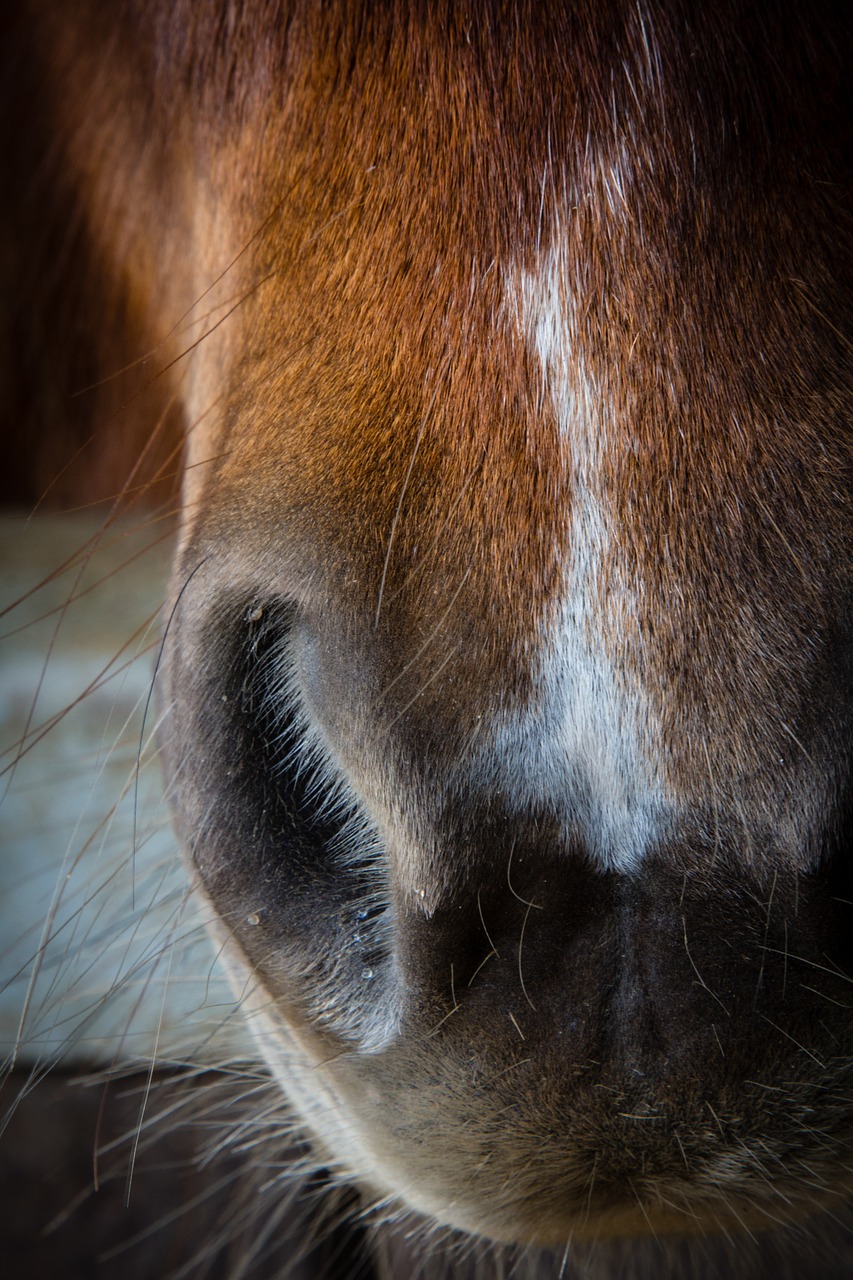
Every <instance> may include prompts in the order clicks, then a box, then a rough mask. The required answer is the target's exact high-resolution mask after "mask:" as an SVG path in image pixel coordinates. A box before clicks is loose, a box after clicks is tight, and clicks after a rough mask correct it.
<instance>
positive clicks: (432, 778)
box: [54, 3, 853, 1245]
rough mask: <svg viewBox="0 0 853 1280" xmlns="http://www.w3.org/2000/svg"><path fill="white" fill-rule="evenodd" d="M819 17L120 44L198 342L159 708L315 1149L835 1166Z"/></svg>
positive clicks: (519, 1163)
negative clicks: (147, 87)
mask: <svg viewBox="0 0 853 1280" xmlns="http://www.w3.org/2000/svg"><path fill="white" fill-rule="evenodd" d="M522 7H524V6H522ZM730 8H731V10H732V11H731V12H730V11H729V9H730ZM791 8H793V9H794V12H793V13H787V14H784V15H783V14H782V12H781V10H780V7H779V6H767V9H768V12H766V13H764V12H763V11H762V9H763V7H762V6H760V5H754V6H748V7H747V8H746V9H745V10H743V11H741V9H740V7H739V6H736V5H733V6H728V5H725V4H724V5H722V6H715V7H713V8H709V9H708V11H707V12H705V13H704V14H702V15H695V14H691V16H689V17H688V16H686V14H685V13H683V12H682V11H681V8H680V6H679V5H668V6H663V7H659V6H658V5H656V4H651V3H649V4H646V3H642V4H640V5H630V6H629V5H622V4H620V3H613V4H605V5H586V4H580V5H577V6H572V7H569V9H568V11H567V12H563V11H562V8H561V6H547V7H541V6H531V8H530V11H529V12H527V11H525V12H524V13H520V12H519V13H518V14H515V12H514V11H513V12H512V13H510V12H504V11H503V9H502V8H501V7H500V6H487V7H486V8H481V7H475V8H474V9H472V10H471V11H470V12H468V11H467V9H466V8H465V7H463V8H459V7H456V6H451V7H449V8H448V10H447V11H445V9H444V7H443V6H441V5H437V6H435V7H434V9H433V10H431V11H430V12H426V13H424V12H420V11H418V12H411V11H408V10H404V9H402V8H401V9H398V7H397V6H394V5H388V6H383V7H375V6H366V8H365V11H364V12H359V11H358V6H352V5H344V6H340V8H339V7H338V6H322V7H321V6H312V5H295V6H294V7H293V11H292V12H288V13H287V14H286V15H276V16H275V18H274V19H273V17H272V16H270V15H269V14H267V13H266V12H264V13H262V14H259V15H258V16H257V17H255V18H249V17H248V16H247V17H244V19H243V20H242V25H240V24H237V25H236V26H235V27H234V28H233V29H232V28H229V27H228V25H227V23H224V25H221V26H219V27H217V26H215V25H214V24H213V20H212V19H210V18H208V17H205V16H201V17H199V18H197V19H195V20H190V19H189V18H188V16H187V14H186V13H185V12H184V9H183V7H182V6H177V7H176V6H163V12H162V15H161V16H160V17H158V18H157V20H156V21H155V20H153V19H152V20H151V21H150V24H149V19H148V18H146V17H145V16H144V15H143V12H142V10H141V9H140V13H139V15H137V16H136V17H134V16H133V14H134V13H135V10H133V8H132V7H131V9H130V10H129V11H128V13H129V14H130V16H125V19H124V22H125V23H126V26H125V27H122V28H121V29H120V30H119V32H118V34H117V35H116V36H115V37H114V40H115V41H116V43H117V44H122V43H127V44H128V46H129V47H130V46H131V43H132V47H133V48H134V49H135V50H136V51H137V62H136V65H137V67H138V68H139V69H140V70H139V74H140V76H142V75H150V77H151V80H152V83H153V84H154V86H155V89H154V90H153V91H151V96H150V98H149V99H146V101H148V102H149V108H148V111H149V114H148V117H147V126H146V129H144V130H141V131H140V129H139V125H138V123H137V124H134V123H133V120H134V119H135V117H134V115H133V111H132V109H131V108H132V104H133V102H134V99H133V97H132V92H138V90H137V89H135V88H134V87H133V86H128V87H126V88H125V89H122V90H119V89H117V88H114V87H113V86H112V81H110V82H109V87H106V86H107V79H106V77H104V87H103V88H102V92H101V98H102V99H103V96H104V94H107V95H111V98H110V101H111V102H112V104H113V109H112V110H111V112H110V120H111V122H112V125H111V127H112V128H113V129H114V132H115V136H116V137H118V138H120V139H121V141H120V143H114V142H107V141H104V142H103V146H102V147H101V150H100V167H98V166H97V165H96V164H95V163H94V162H92V163H91V164H87V163H85V162H84V161H83V160H82V159H81V158H80V157H81V156H82V155H83V147H84V145H85V146H86V147H90V146H91V139H90V138H87V137H86V135H85V132H84V130H83V127H82V126H80V127H79V128H78V126H77V124H76V123H74V124H73V125H72V126H70V127H69V129H68V137H69V143H68V148H69V154H71V155H72V156H73V157H76V159H75V160H74V164H75V165H76V171H77V172H78V173H79V174H81V175H82V177H81V179H80V181H81V184H82V186H83V188H85V190H86V192H87V199H88V201H89V206H90V208H91V209H93V210H94V213H93V214H92V215H91V216H92V225H93V226H96V227H103V228H109V231H108V232H107V230H104V231H103V232H101V233H99V234H101V238H102V246H103V252H104V254H105V255H106V256H107V258H108V259H109V260H110V261H113V262H119V261H120V262H122V263H124V264H129V265H125V267H124V269H125V270H126V271H127V273H128V278H129V285H128V293H129V296H131V297H132V298H133V299H134V306H135V308H136V309H137V311H138V313H139V314H140V315H143V316H144V317H146V321H145V322H146V324H148V325H149V326H150V327H151V329H152V331H157V332H159V333H160V334H161V335H162V334H163V333H166V332H169V333H170V338H169V340H168V342H169V343H172V344H173V345H174V347H175V351H174V353H173V354H174V355H175V356H176V357H177V356H180V357H181V358H176V359H174V361H172V360H171V357H170V359H168V360H164V361H163V362H162V363H163V364H164V365H165V366H167V367H166V368H165V370H164V371H163V372H162V374H161V383H162V385H163V387H164V388H167V390H168V395H169V396H171V397H177V398H179V399H180V402H181V403H182V405H183V406H184V410H185V416H186V421H187V424H188V428H187V470H186V480H185V489H184V521H183V532H182V540H181V550H180V553H179V557H178V560H177V564H176V568H175V574H174V590H173V597H172V600H173V614H172V620H171V622H170V625H169V631H168V636H167V643H166V664H165V665H166V670H165V675H164V678H163V683H164V689H165V692H164V695H163V699H164V705H165V707H166V708H167V710H168V717H167V722H166V727H165V728H164V731H163V742H164V746H165V748H166V753H167V757H168V769H169V773H170V777H171V779H172V783H173V789H174V795H175V813H176V821H177V826H178V829H179V832H180V834H181V836H182V838H183V841H184V844H185V847H186V850H187V856H188V858H189V860H190V862H191V865H192V867H193V869H194V873H195V876H196V878H197V881H198V886H199V891H200V892H202V893H203V894H205V895H207V897H208V898H209V899H210V901H211V903H212V905H213V907H214V909H215V911H216V914H217V916H218V918H219V921H220V926H219V927H220V930H221V937H222V940H223V943H224V949H225V954H226V957H227V960H228V963H229V965H230V967H231V968H232V970H233V972H234V976H235V980H236V982H237V983H238V984H241V985H245V986H246V990H247V995H246V999H245V1006H246V1009H247V1016H248V1017H249V1019H250V1021H251V1023H252V1026H253V1028H254V1030H255V1033H256V1036H257V1040H258V1044H259V1046H260V1049H261V1051H262V1052H263V1055H264V1057H265V1059H266V1060H267V1062H268V1064H269V1065H270V1067H271V1068H272V1070H273V1071H274V1073H275V1074H276V1076H277V1077H278V1078H279V1080H280V1082H281V1085H282V1088H283V1090H284V1092H285V1094H286V1095H287V1097H288V1099H289V1101H290V1103H291V1105H292V1106H293V1108H294V1109H295V1111H296V1113H297V1115H298V1116H299V1117H300V1118H301V1119H302V1120H303V1121H304V1122H305V1124H306V1125H307V1127H308V1128H309V1130H310V1131H311V1132H312V1134H313V1135H314V1138H315V1140H316V1142H317V1143H318V1145H319V1148H320V1150H321V1152H322V1153H323V1154H324V1158H325V1159H327V1160H328V1161H329V1162H330V1163H331V1165H332V1167H334V1168H335V1169H337V1170H339V1171H341V1172H342V1173H343V1174H344V1175H345V1176H347V1177H350V1178H353V1179H355V1180H357V1181H358V1182H359V1183H360V1184H361V1185H362V1186H364V1187H365V1188H366V1190H367V1192H368V1194H370V1195H373V1196H374V1197H377V1198H380V1199H382V1198H385V1199H387V1200H388V1201H389V1202H390V1203H392V1205H396V1204H402V1205H404V1206H408V1207H410V1208H413V1209H414V1210H416V1211H417V1212H419V1213H420V1214H422V1215H424V1216H426V1217H427V1218H429V1219H431V1220H436V1221H438V1222H439V1223H442V1224H447V1225H450V1226H452V1227H456V1228H460V1229H462V1230H464V1231H467V1232H472V1233H479V1234H483V1235H486V1236H489V1237H491V1238H494V1239H498V1240H510V1241H516V1242H533V1243H538V1244H543V1245H548V1244H554V1243H557V1242H565V1241H566V1240H567V1239H569V1238H571V1237H573V1236H574V1237H583V1236H585V1235H586V1236H594V1237H599V1236H606V1235H636V1234H642V1233H644V1232H649V1231H651V1232H653V1233H658V1234H661V1233H663V1234H665V1233H667V1232H678V1233H685V1232H692V1231H715V1230H722V1231H729V1230H737V1229H741V1228H743V1227H746V1228H747V1229H749V1230H755V1229H759V1230H760V1229H762V1228H764V1227H767V1226H769V1225H772V1224H776V1223H779V1222H787V1221H792V1220H798V1219H799V1218H801V1217H803V1216H804V1215H807V1214H808V1213H810V1212H811V1211H813V1210H815V1209H819V1208H824V1207H828V1208H833V1207H835V1206H837V1205H838V1204H840V1203H842V1202H843V1201H844V1200H846V1199H847V1198H848V1197H849V1186H850V1173H849V1167H850V1153H851V1137H853V1134H851V1108H850V1084H851V1063H850V1033H851V1011H850V1009H851V996H850V985H849V976H848V975H849V972H850V968H851V961H853V956H851V951H850V937H851V932H850V924H851V921H850V910H851V885H850V878H851V869H853V867H851V861H850V781H851V714H853V696H851V690H852V686H851V670H852V669H853V668H852V667H851V664H852V663H853V651H852V650H851V628H852V627H853V613H851V511H850V506H851V432H850V425H849V424H850V399H849V348H848V347H847V346H846V344H845V340H844V338H843V336H842V334H843V330H844V327H845V323H846V318H847V314H848V307H849V296H850V295H849V285H850V275H849V257H848V256H847V251H848V246H847V244H845V243H844V241H843V239H842V230H841V227H842V222H843V219H842V208H843V202H844V200H845V198H846V191H845V188H844V186H843V185H842V177H843V165H844V164H845V163H846V160H847V158H848V156H849V150H848V148H847V146H846V140H845V138H844V137H843V130H842V127H841V126H842V123H843V122H842V121H840V120H839V119H838V118H837V117H838V116H839V114H840V113H839V108H838V103H839V101H840V99H841V96H842V95H841V91H840V86H841V85H842V84H843V74H842V68H843V67H844V63H845V59H844V51H843V48H842V47H841V42H840V37H839V36H838V35H837V33H836V32H834V31H833V30H832V27H831V25H830V23H829V18H828V17H827V19H826V22H825V23H824V22H823V21H819V20H818V18H817V17H815V16H814V15H813V14H809V15H807V16H804V15H803V14H802V13H801V12H800V11H799V10H797V8H796V6H791ZM155 10H156V6H155V9H153V10H151V12H152V13H153V12H154V11H155ZM735 10H737V12H735ZM156 11H157V13H158V14H159V10H156ZM134 24H138V29H137V26H136V25H134ZM208 24H210V29H208ZM81 25H82V27H83V28H86V27H87V26H91V27H93V28H94V27H96V26H97V20H96V19H92V21H91V23H88V24H87V23H83V24H81ZM83 39H84V36H83V35H80V34H79V33H72V34H71V35H68V36H66V37H64V43H62V44H61V46H58V47H61V50H62V52H61V56H60V55H56V57H55V59H54V65H55V67H58V69H59V70H58V74H59V75H60V76H61V75H66V74H69V73H68V72H67V69H66V68H67V67H68V66H72V65H74V66H79V65H84V64H85V65H87V66H88V65H89V64H88V62H87V61H86V58H85V57H84V56H83V55H81V54H80V52H79V49H78V48H77V43H76V42H78V41H82V40H83ZM93 97H94V94H93ZM86 110H88V108H86ZM80 112H81V116H80V118H81V119H84V118H88V117H86V116H85V110H84V108H83V107H81V108H80ZM98 128H99V132H98V137H99V138H102V139H105V138H106V134H105V126H104V125H103V124H100V125H99V126H98ZM140 132H141V133H142V134H144V137H142V136H140ZM111 136H112V135H111ZM86 154H89V153H88V152H87V153H86ZM155 199H156V200H158V201H159V202H160V207H161V209H162V210H165V211H166V213H165V214H164V213H163V212H161V213H160V214H159V215H158V217H157V219H156V221H155V220H153V219H152V218H149V217H148V216H147V212H146V211H147V210H148V209H149V208H150V207H151V202H152V201H154V200H155ZM107 214H109V216H107ZM167 215H168V216H167ZM188 308H189V309H188ZM178 316H182V317H183V320H182V322H181V323H182V328H181V331H180V332H178V331H177V330H175V328H174V322H175V319H176V317H178ZM164 350H166V351H167V354H168V353H169V352H171V347H169V346H168V344H167V346H166V347H164ZM164 394H165V393H164Z"/></svg>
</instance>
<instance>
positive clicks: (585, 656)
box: [493, 248, 665, 871]
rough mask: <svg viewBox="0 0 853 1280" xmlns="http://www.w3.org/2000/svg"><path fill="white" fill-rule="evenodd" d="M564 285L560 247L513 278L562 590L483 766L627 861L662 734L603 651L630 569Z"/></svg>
mask: <svg viewBox="0 0 853 1280" xmlns="http://www.w3.org/2000/svg"><path fill="white" fill-rule="evenodd" d="M570 286H571V282H570V281H569V280H568V279H567V278H566V272H565V266H564V261H563V257H562V254H561V253H560V251H559V248H552V249H550V250H549V251H548V253H547V255H545V256H544V260H543V262H542V263H541V265H540V268H539V270H538V271H536V272H535V273H528V272H522V273H521V275H520V277H519V278H518V279H517V280H516V281H515V282H514V285H513V294H514V298H513V301H514V303H515V307H516V310H517V313H518V315H519V318H520V322H521V328H522V333H523V335H524V339H525V341H527V342H529V343H530V344H531V345H532V346H533V348H534V349H535V351H536V353H537V355H538V357H539V361H540V363H541V367H542V375H543V385H544V388H545V395H546V397H547V398H548V400H549V401H550V403H551V406H552V408H553V410H554V412H555V414H556V416H557V420H558V422H559V425H560V428H561V431H562V432H563V434H564V436H565V439H566V442H567V445H568V449H569V456H570V468H571V471H570V474H571V489H572V498H571V512H570V515H569V517H568V521H567V528H566V535H565V544H564V545H565V560H564V565H565V571H564V579H563V581H564V584H565V586H564V593H563V595H562V597H561V598H560V599H558V600H555V601H554V606H553V609H552V611H551V614H550V618H549V620H548V621H547V623H546V625H545V628H544V630H543V633H542V635H541V644H540V649H539V654H538V658H537V659H535V660H534V677H535V679H536V684H537V691H538V695H539V696H538V697H537V698H536V699H534V702H533V705H532V706H531V707H530V708H529V709H526V710H524V711H523V712H521V713H519V714H517V715H512V716H509V717H507V718H506V719H505V720H504V721H503V723H502V724H501V726H500V727H499V729H498V731H497V735H496V736H497V741H496V744H495V747H496V759H495V760H494V761H493V767H494V768H496V769H497V771H498V773H499V774H500V775H501V783H502V785H503V786H505V787H508V788H509V791H510V794H511V795H515V796H516V797H517V799H518V800H519V801H520V802H522V803H524V802H525V801H534V802H538V803H540V804H545V805H546V806H548V807H552V808H553V809H554V811H555V813H556V814H557V816H558V818H559V819H560V820H561V822H562V824H563V828H564V832H565V835H566V838H567V840H570V841H579V842H580V846H581V847H582V848H583V849H584V850H585V851H586V852H587V853H588V854H589V855H591V856H592V857H593V858H594V859H595V860H596V861H597V862H598V863H599V865H601V866H602V867H604V868H607V869H609V870H622V871H630V870H632V869H634V868H636V867H637V866H638V865H639V863H640V860H641V859H642V856H643V853H644V851H645V850H646V848H647V847H648V845H649V843H650V841H651V839H652V838H653V836H654V835H655V833H656V831H657V830H658V829H659V827H660V821H661V817H662V814H663V812H664V808H665V797H664V793H663V788H662V785H661V781H660V778H661V770H660V768H659V763H657V762H656V759H657V758H656V751H657V750H659V749H660V734H659V727H658V725H657V724H656V719H655V716H654V714H653V711H652V709H651V707H650V705H649V701H648V699H647V697H646V696H645V693H644V691H643V689H642V688H641V687H640V686H639V681H638V679H637V677H636V676H635V675H634V674H633V672H632V665H631V662H630V661H628V660H626V662H625V664H624V665H623V664H622V663H621V662H619V660H618V657H617V658H616V660H615V661H614V659H613V657H611V655H613V654H617V655H618V653H619V647H620V644H621V643H623V641H622V637H631V636H633V637H636V629H635V626H634V619H635V616H636V601H637V584H636V583H633V582H630V581H629V580H628V577H627V572H626V570H625V567H624V564H623V562H622V560H621V557H620V550H619V545H618V539H617V538H615V537H614V532H615V528H614V522H615V514H614V512H613V511H612V510H611V506H610V502H609V498H608V495H607V487H606V476H607V467H608V452H609V451H610V450H612V448H613V444H614V441H613V438H612V436H613V424H612V422H610V421H609V420H608V414H609V412H610V410H609V406H608V404H607V402H606V397H605V396H604V395H603V394H602V393H601V392H600V390H599V388H598V387H597V386H596V385H595V383H594V381H593V379H592V378H591V377H590V376H589V374H588V373H587V371H586V369H585V367H584V361H583V356H582V352H581V351H580V350H579V348H578V343H577V326H576V323H575V317H574V314H573V309H572V296H571V287H570ZM605 570H606V573H607V582H608V586H607V590H606V591H605V592H602V590H601V583H602V580H603V579H602V575H603V573H604V571H605ZM627 643H630V644H636V643H637V641H636V638H633V639H628V641H627ZM507 769H508V770H509V777H507V775H506V772H505V771H506V770H507Z"/></svg>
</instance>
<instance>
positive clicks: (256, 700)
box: [176, 596, 392, 987]
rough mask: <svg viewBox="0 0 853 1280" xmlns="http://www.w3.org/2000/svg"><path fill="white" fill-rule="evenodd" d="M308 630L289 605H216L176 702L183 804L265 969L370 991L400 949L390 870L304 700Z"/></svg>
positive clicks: (206, 866) (214, 885)
mask: <svg viewBox="0 0 853 1280" xmlns="http://www.w3.org/2000/svg"><path fill="white" fill-rule="evenodd" d="M306 633H307V626H306V624H305V622H304V619H302V618H301V617H300V614H299V611H298V610H297V609H296V608H294V607H293V606H292V605H290V604H287V603H284V602H282V601H281V600H279V599H269V598H261V597H247V596H243V597H241V598H238V599H231V600H226V601H222V600H220V601H219V603H218V605H217V607H216V608H215V609H214V610H212V611H211V613H210V614H209V615H208V624H207V628H206V629H205V630H204V631H203V632H202V634H201V635H200V636H199V637H198V644H197V646H195V648H194V654H196V655H197V654H201V655H202V660H201V661H200V662H197V664H196V666H195V670H194V672H193V674H192V677H191V678H190V680H189V681H188V682H187V681H183V682H181V683H182V685H183V686H184V687H183V691H182V692H181V693H180V694H179V695H178V697H177V699H176V713H177V718H178V721H179V734H180V737H181V739H182V740H183V744H184V764H183V767H182V769H181V771H180V772H181V774H182V783H181V789H182V794H181V810H182V811H188V812H190V813H191V812H192V811H193V810H194V811H195V813H197V814H203V820H202V821H200V822H195V823H194V824H193V825H194V826H195V827H196V828H197V829H200V830H201V832H202V834H201V836H200V838H198V839H197V841H196V842H195V845H194V848H193V855H194V860H195V862H196V865H197V867H198V869H199V872H200V874H201V877H202V879H203V881H204V882H205V885H206V887H207V889H208V891H209V892H210V893H211V896H212V897H213V898H214V901H215V902H216V905H217V909H218V911H219V913H220V915H221V916H222V917H223V918H224V919H225V920H226V921H227V922H228V923H229V924H230V925H231V926H232V927H233V928H234V930H235V932H236V933H237V935H238V936H239V937H240V940H241V943H242V944H243V946H244V948H245V950H246V951H247V953H248V954H249V955H250V957H251V958H252V960H253V962H254V963H255V964H257V965H258V967H259V968H264V967H267V968H268V967H269V965H270V964H271V965H272V966H273V967H276V966H278V967H279V968H281V966H282V965H283V966H284V969H293V968H294V966H296V969H295V971H296V972H304V970H305V966H306V964H309V965H311V966H312V968H314V969H315V970H316V971H317V974H318V981H322V975H321V970H325V969H328V968H329V966H330V965H333V967H334V969H335V972H336V980H339V979H341V978H345V977H346V974H347V973H348V974H349V975H350V976H351V978H352V979H353V981H370V982H371V984H372V980H373V979H374V977H376V976H378V975H379V971H380V970H381V969H382V968H383V966H384V967H387V964H388V961H389V957H390V954H391V933H392V918H391V915H392V913H391V907H390V892H389V890H388V885H387V871H386V865H387V863H386V859H385V856H384V850H383V848H382V846H381V843H380V841H379V837H378V833H377V831H376V828H375V826H374V824H373V823H372V822H371V820H370V818H369V816H368V814H367V813H366V811H365V809H364V806H363V805H362V803H361V802H360V799H359V797H358V796H357V795H356V794H355V793H354V792H353V790H352V788H351V787H350V785H349V783H348V782H347V780H346V778H345V777H344V775H343V774H342V772H341V770H340V769H338V768H337V766H336V764H335V762H334V760H333V758H332V755H331V752H330V750H329V747H328V745H327V744H326V742H325V739H324V736H323V733H322V731H321V729H320V728H319V727H318V726H317V725H316V724H315V723H313V722H312V719H311V716H310V714H309V712H308V710H307V709H306V706H305V703H304V700H303V698H302V696H301V692H300V688H299V681H298V676H297V672H296V667H295V663H294V652H295V645H296V644H298V643H302V642H303V641H304V640H305V638H306ZM189 665H190V664H189V663H187V667H189ZM187 685H189V692H187ZM182 721H183V722H184V723H183V725H182V726H181V725H180V722H182ZM187 791H189V792H191V793H192V803H191V804H190V805H189V807H188V805H187V803H186V793H187ZM259 924H260V925H261V926H262V927H261V928H258V927H257V926H258V925H259ZM344 985H345V984H344ZM375 985H376V986H377V987H378V985H379V984H375Z"/></svg>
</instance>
